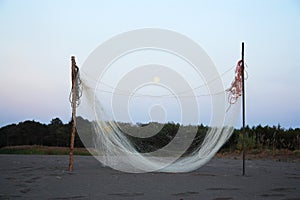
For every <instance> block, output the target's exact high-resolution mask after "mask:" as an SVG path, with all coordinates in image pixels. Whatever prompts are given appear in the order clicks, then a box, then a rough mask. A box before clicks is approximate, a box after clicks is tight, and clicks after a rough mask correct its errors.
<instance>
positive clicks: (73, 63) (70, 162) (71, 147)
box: [69, 56, 76, 172]
mask: <svg viewBox="0 0 300 200" xmlns="http://www.w3.org/2000/svg"><path fill="white" fill-rule="evenodd" d="M75 67H76V62H75V57H74V56H72V57H71V69H72V133H71V142H70V156H69V171H70V172H71V171H72V170H73V154H74V140H75V131H76V70H75Z"/></svg>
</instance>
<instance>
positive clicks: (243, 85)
mask: <svg viewBox="0 0 300 200" xmlns="http://www.w3.org/2000/svg"><path fill="white" fill-rule="evenodd" d="M244 72H245V63H244V42H243V43H242V95H243V96H242V98H243V101H242V113H243V114H242V118H243V144H242V148H243V176H245V154H246V153H245V146H246V145H245V137H246V130H245V73H244Z"/></svg>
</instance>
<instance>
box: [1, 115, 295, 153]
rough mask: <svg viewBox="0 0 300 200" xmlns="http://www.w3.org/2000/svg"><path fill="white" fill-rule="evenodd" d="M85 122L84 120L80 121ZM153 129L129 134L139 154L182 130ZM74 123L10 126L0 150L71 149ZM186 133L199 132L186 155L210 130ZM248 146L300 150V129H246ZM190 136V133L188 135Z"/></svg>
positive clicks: (236, 135) (231, 145)
mask: <svg viewBox="0 0 300 200" xmlns="http://www.w3.org/2000/svg"><path fill="white" fill-rule="evenodd" d="M79 120H84V119H79ZM85 121H86V126H87V127H88V128H91V126H92V124H91V123H90V122H88V121H87V120H85ZM119 125H120V126H121V127H123V128H125V129H126V130H127V131H129V132H137V131H139V127H142V126H146V125H149V124H138V125H133V124H129V123H120V124H119ZM150 125H152V126H157V127H162V128H161V129H160V131H159V132H158V133H157V134H156V135H154V136H151V137H147V138H140V137H135V136H132V135H131V134H126V137H127V138H129V139H130V141H131V142H132V144H133V145H134V146H135V147H136V149H137V150H138V151H140V152H151V151H155V150H157V149H159V148H161V147H163V146H165V145H167V144H168V143H169V142H170V141H171V140H172V139H173V138H174V137H175V136H176V134H177V132H178V130H179V127H180V126H182V125H180V124H178V123H177V124H176V123H167V124H159V123H156V122H153V123H151V124H150ZM71 128H72V121H70V122H69V123H66V124H64V123H63V122H62V121H61V120H60V119H59V118H54V119H52V120H51V122H50V123H49V124H42V123H40V122H36V121H29V120H27V121H24V122H20V123H18V124H11V125H7V126H4V127H2V128H0V147H5V146H18V145H42V146H59V147H68V146H70V137H71ZM184 128H185V130H189V129H193V130H197V133H196V136H195V137H194V140H193V142H192V144H191V146H190V148H189V149H188V150H187V152H186V153H189V152H192V151H194V150H195V149H196V148H199V147H200V145H201V143H202V141H203V139H204V137H205V135H206V132H207V130H208V129H209V127H207V126H204V125H202V124H201V125H199V126H191V125H190V126H185V127H184ZM245 130H246V137H245V142H246V147H247V149H248V150H251V149H260V150H262V149H289V150H299V149H300V129H299V128H295V129H292V128H290V129H284V128H282V127H281V126H280V125H277V126H272V127H270V126H261V125H258V126H253V127H249V126H246V128H245ZM242 133H243V131H242V129H235V130H234V132H233V134H232V136H231V137H230V139H229V140H228V141H227V142H226V143H225V144H224V145H223V147H222V149H224V150H232V151H233V150H241V148H242ZM187 134H188V133H187ZM75 147H84V145H83V143H82V141H81V140H80V137H79V135H78V133H77V132H76V135H75Z"/></svg>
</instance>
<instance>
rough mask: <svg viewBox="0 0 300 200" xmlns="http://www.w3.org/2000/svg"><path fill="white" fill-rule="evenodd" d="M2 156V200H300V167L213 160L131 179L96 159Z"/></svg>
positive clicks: (0, 161) (135, 175) (296, 165)
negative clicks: (70, 162) (189, 168)
mask: <svg viewBox="0 0 300 200" xmlns="http://www.w3.org/2000/svg"><path fill="white" fill-rule="evenodd" d="M74 159H75V160H74V161H75V165H74V171H73V172H72V173H70V172H68V171H67V167H68V156H38V155H0V199H52V200H62V199H63V200H66V199H67V200H68V199H75V200H79V199H151V200H154V199H178V200H179V199H184V200H185V199H215V200H216V199H218V200H227V199H285V200H288V199H289V200H292V199H293V200H295V199H299V200H300V163H299V162H294V163H292V162H278V161H271V160H248V161H246V176H242V175H241V173H242V162H241V160H235V159H222V158H215V159H213V160H212V161H210V162H209V163H208V164H207V165H205V166H204V167H202V168H200V169H198V170H196V171H193V172H190V173H180V174H168V173H146V174H128V173H123V172H119V171H115V170H112V169H110V168H106V167H102V166H101V164H100V163H99V162H98V161H97V160H95V159H94V158H93V157H92V156H75V158H74Z"/></svg>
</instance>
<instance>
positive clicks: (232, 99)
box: [227, 60, 243, 104]
mask: <svg viewBox="0 0 300 200" xmlns="http://www.w3.org/2000/svg"><path fill="white" fill-rule="evenodd" d="M242 73H243V61H242V60H239V61H238V63H237V65H236V68H235V77H234V80H233V82H232V83H231V86H230V88H229V89H227V91H228V92H229V95H228V102H229V103H230V104H235V103H236V102H237V100H238V98H239V97H240V96H241V95H242V87H243V82H242V78H243V75H242Z"/></svg>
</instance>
